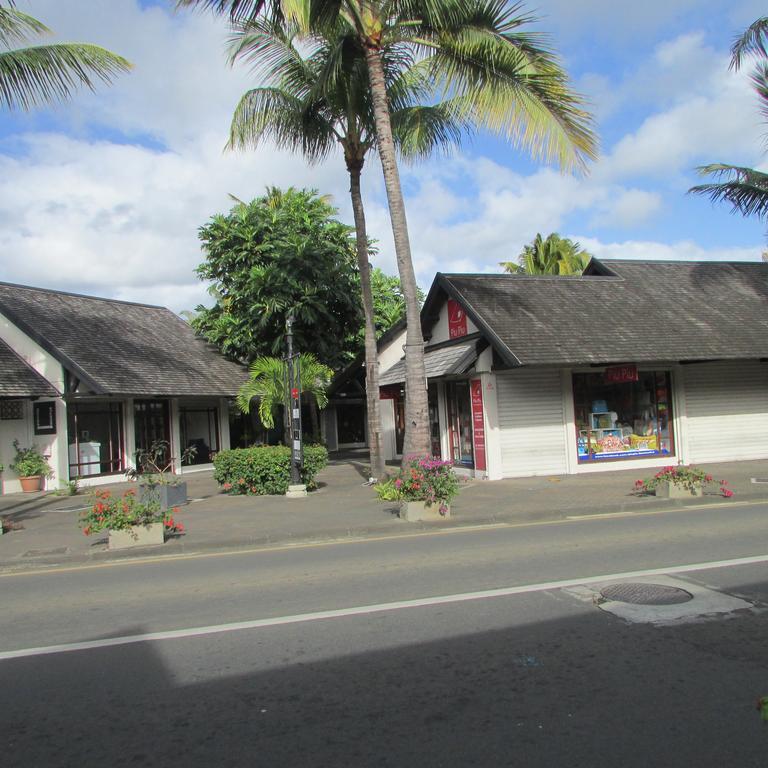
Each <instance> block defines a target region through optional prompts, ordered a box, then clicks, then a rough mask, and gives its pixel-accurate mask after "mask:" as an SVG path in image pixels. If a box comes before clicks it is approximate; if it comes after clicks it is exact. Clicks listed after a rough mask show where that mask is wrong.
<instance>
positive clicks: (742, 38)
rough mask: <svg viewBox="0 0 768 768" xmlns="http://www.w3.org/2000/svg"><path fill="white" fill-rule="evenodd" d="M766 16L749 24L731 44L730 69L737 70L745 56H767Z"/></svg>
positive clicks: (767, 19)
mask: <svg viewBox="0 0 768 768" xmlns="http://www.w3.org/2000/svg"><path fill="white" fill-rule="evenodd" d="M767 44H768V17H765V16H763V17H762V18H759V19H758V20H757V21H755V22H753V23H752V24H750V25H749V26H748V27H747V29H746V30H745V31H744V32H743V33H742V34H740V35H739V36H738V37H737V38H736V39H735V40H734V41H733V45H732V46H731V64H730V69H733V70H735V71H738V69H739V68H740V67H741V65H742V63H743V61H744V59H745V58H746V57H747V56H758V57H760V58H766V57H768V47H767Z"/></svg>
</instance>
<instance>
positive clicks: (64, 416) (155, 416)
mask: <svg viewBox="0 0 768 768" xmlns="http://www.w3.org/2000/svg"><path fill="white" fill-rule="evenodd" d="M0 366H2V367H0V464H2V465H3V466H4V471H3V473H2V481H3V488H4V492H5V493H13V492H16V491H19V490H20V485H19V482H18V478H17V477H16V476H15V474H14V473H13V472H12V471H11V470H10V466H9V465H10V463H11V461H12V460H13V458H14V454H15V451H14V448H13V442H14V440H18V442H19V444H20V445H21V446H22V447H28V446H30V445H35V446H36V447H38V448H39V449H40V450H41V451H42V452H43V453H44V454H45V455H46V456H47V457H48V460H49V463H50V464H51V466H52V468H53V470H54V476H53V477H52V478H50V479H49V480H48V481H47V483H46V487H47V488H48V489H55V488H58V487H60V485H61V484H62V483H63V482H65V481H67V480H71V479H75V478H77V479H78V480H79V481H81V482H82V483H83V484H84V485H95V484H98V483H104V482H114V481H115V479H116V477H115V476H116V475H122V474H123V473H124V472H125V470H126V469H127V468H129V467H130V466H132V463H133V459H134V456H135V452H136V451H137V450H138V449H145V448H148V447H149V446H150V445H151V444H152V443H153V442H154V441H156V440H165V441H166V442H167V443H168V444H169V446H170V449H169V455H168V456H167V457H166V461H167V463H168V465H170V466H171V467H172V469H173V470H174V471H176V472H182V471H184V472H186V471H194V470H199V469H206V468H210V467H211V466H212V464H211V462H212V460H213V456H214V455H215V454H216V452H217V451H219V450H223V449H225V448H228V447H229V400H230V399H231V398H232V397H234V396H235V395H236V393H237V390H238V388H239V387H240V385H241V384H242V383H243V382H244V381H246V379H247V371H246V369H245V368H244V367H243V366H240V365H238V364H236V363H233V362H230V361H228V360H226V359H225V358H223V357H222V356H221V355H219V354H218V353H217V352H216V351H215V350H214V349H213V348H212V347H210V346H209V345H208V344H206V343H205V342H204V341H202V340H201V339H199V338H197V337H196V336H195V334H194V332H193V330H192V329H191V327H190V326H189V325H188V324H187V323H185V322H184V321H183V320H182V319H181V318H179V317H178V316H177V315H175V314H174V313H173V312H171V311H170V310H168V309H165V308H164V307H157V306H151V305H146V304H135V303H129V302H122V301H114V300H110V299H101V298H95V297H91V296H80V295H77V294H71V293H63V292H59V291H50V290H45V289H40V288H31V287H28V286H20V285H11V284H8V283H0ZM189 447H193V448H194V449H195V451H194V456H193V457H192V458H191V460H190V461H189V462H188V463H187V464H186V465H185V466H184V467H182V466H181V462H180V457H181V455H182V453H183V452H184V451H185V449H186V448H189Z"/></svg>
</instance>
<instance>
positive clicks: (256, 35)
mask: <svg viewBox="0 0 768 768" xmlns="http://www.w3.org/2000/svg"><path fill="white" fill-rule="evenodd" d="M297 31H298V30H297V28H296V26H295V25H294V24H290V23H283V24H278V23H276V22H275V21H274V20H269V19H257V20H256V21H255V22H252V23H246V24H237V25H235V33H234V36H233V38H232V43H231V47H230V60H231V62H233V63H234V62H235V61H237V60H240V59H243V60H246V61H252V62H253V64H254V69H255V71H256V74H257V77H258V78H259V79H260V80H261V81H262V82H264V86H262V87H259V88H254V89H252V90H250V91H248V92H247V93H246V94H245V95H244V96H243V97H242V99H241V100H240V102H239V104H238V105H237V108H236V109H235V114H234V117H233V118H232V125H231V128H230V139H229V144H228V147H229V148H238V149H241V148H245V147H255V146H257V145H258V144H259V143H260V142H261V141H262V140H264V139H270V138H271V139H272V140H273V142H274V143H275V145H277V146H279V147H285V148H288V149H290V150H292V151H294V152H296V151H298V152H301V153H302V154H303V155H304V157H305V158H306V159H307V160H308V161H309V162H310V163H316V162H319V161H321V160H323V159H325V158H326V157H327V155H328V154H329V153H330V152H331V150H332V149H333V147H334V146H336V145H337V144H338V145H340V146H341V148H342V151H343V153H344V161H345V164H346V168H347V173H348V174H349V179H350V195H351V198H352V210H353V214H354V219H355V232H356V244H357V262H358V269H359V272H360V287H361V292H362V302H363V311H364V317H365V323H364V334H365V366H366V402H367V415H368V435H369V445H370V462H371V467H370V473H371V477H372V478H376V479H378V478H380V477H381V476H382V475H383V474H384V455H383V453H382V450H381V439H380V436H381V408H380V401H379V384H378V382H379V374H378V353H377V349H376V323H375V318H374V302H373V293H372V287H371V274H370V263H369V255H370V248H369V242H368V235H367V230H366V224H365V210H364V207H363V198H362V194H361V191H360V176H361V172H362V169H363V166H364V164H365V159H366V156H367V154H368V152H369V150H371V149H373V148H374V147H375V144H376V131H375V127H374V121H373V109H372V104H371V100H370V90H369V89H368V87H367V84H368V73H367V71H366V61H365V55H364V53H363V51H362V49H361V48H360V46H359V44H358V41H357V38H356V37H355V36H354V35H352V34H350V30H349V28H348V27H346V25H344V24H343V22H342V23H340V24H339V25H337V28H336V29H335V30H333V31H329V32H328V33H327V34H326V35H325V36H323V37H320V36H314V37H313V38H312V39H311V40H306V39H305V40H303V42H302V46H301V48H299V47H297V45H296V32H297ZM308 46H309V48H308ZM385 66H386V68H387V85H388V90H389V99H390V103H391V104H392V126H393V133H394V138H395V142H396V144H397V146H398V148H399V149H400V151H401V152H403V153H404V154H405V155H407V156H408V157H411V158H413V157H416V156H423V155H426V154H428V153H429V152H430V151H431V149H432V148H433V147H434V146H435V145H436V144H439V143H446V142H449V141H454V142H456V143H458V141H459V138H460V136H461V130H462V127H463V126H462V124H461V122H460V121H459V120H457V118H456V116H455V115H454V111H455V110H454V111H452V109H453V105H452V103H451V102H450V101H449V102H445V103H441V104H436V105H429V106H422V105H419V104H417V103H414V102H416V101H417V100H418V98H419V97H420V96H424V97H426V96H427V94H428V88H427V84H426V83H425V82H424V80H423V72H424V70H423V68H422V69H421V70H419V69H417V68H412V69H410V70H406V71H403V69H404V67H403V62H402V61H400V60H399V59H398V57H397V56H396V55H394V56H386V57H385Z"/></svg>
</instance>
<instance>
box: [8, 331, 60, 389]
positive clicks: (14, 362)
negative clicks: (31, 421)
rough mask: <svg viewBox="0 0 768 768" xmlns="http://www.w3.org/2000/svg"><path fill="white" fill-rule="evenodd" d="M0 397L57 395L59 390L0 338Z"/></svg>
mask: <svg viewBox="0 0 768 768" xmlns="http://www.w3.org/2000/svg"><path fill="white" fill-rule="evenodd" d="M0 371H2V374H1V375H0V397H58V396H59V394H60V393H59V392H58V391H57V390H56V388H55V387H54V386H53V385H52V384H51V383H50V382H49V381H48V380H47V379H46V378H44V377H43V376H41V375H40V374H39V373H38V372H37V371H36V370H35V369H34V368H32V366H31V365H29V363H27V362H25V361H24V360H22V359H21V358H20V357H19V356H18V355H17V354H16V353H15V352H14V351H13V350H12V349H11V348H10V347H9V346H8V345H7V344H6V343H5V342H4V341H2V340H0Z"/></svg>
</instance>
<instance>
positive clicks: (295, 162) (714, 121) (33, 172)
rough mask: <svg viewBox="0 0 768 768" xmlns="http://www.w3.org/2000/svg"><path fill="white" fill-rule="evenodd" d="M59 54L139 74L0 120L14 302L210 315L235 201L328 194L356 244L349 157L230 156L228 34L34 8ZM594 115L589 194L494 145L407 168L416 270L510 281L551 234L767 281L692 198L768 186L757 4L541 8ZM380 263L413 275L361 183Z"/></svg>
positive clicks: (127, 9)
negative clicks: (520, 258) (207, 254)
mask: <svg viewBox="0 0 768 768" xmlns="http://www.w3.org/2000/svg"><path fill="white" fill-rule="evenodd" d="M17 7H18V8H19V9H21V10H24V11H26V12H29V13H31V14H32V15H33V16H35V17H36V18H38V19H40V20H41V21H43V22H44V23H45V24H46V25H47V26H49V27H50V28H51V29H52V30H53V31H54V35H53V36H52V38H51V39H53V40H57V39H60V40H67V41H86V42H92V43H98V44H100V45H103V46H105V47H107V48H109V49H110V50H112V51H114V52H116V53H120V54H121V55H123V56H125V57H126V58H128V59H129V60H130V61H131V62H132V63H133V65H134V69H133V71H132V72H131V73H130V74H127V75H121V76H119V77H118V78H117V79H116V80H115V82H114V84H113V85H112V86H110V87H106V86H100V87H99V88H98V89H97V91H96V93H90V92H88V91H85V92H83V91H80V92H78V93H77V94H76V95H75V97H74V98H73V99H72V100H71V101H70V102H68V103H66V104H62V105H58V106H56V107H55V108H51V109H38V110H36V111H34V112H32V113H8V112H5V113H2V114H0V267H1V268H0V280H3V281H6V282H14V283H22V284H25V285H34V286H40V287H46V288H54V289H59V290H66V291H74V292H78V293H86V294H92V295H98V296H106V297H111V298H119V299H125V300H130V301H140V302H147V303H152V304H161V305H164V306H168V307H170V308H172V309H173V310H175V311H177V312H181V311H183V310H190V309H194V307H195V306H197V305H198V304H200V303H206V304H208V305H210V304H211V303H212V300H211V299H210V297H209V296H208V294H207V291H206V289H207V286H206V285H205V284H204V283H202V282H200V281H199V280H198V278H197V276H196V275H195V271H194V270H195V267H196V266H197V265H198V264H199V263H200V262H201V261H202V260H203V254H202V252H201V250H200V243H199V240H198V236H197V233H198V229H199V227H201V226H202V225H204V224H205V223H206V222H207V221H208V220H209V219H210V217H211V216H213V215H214V214H217V213H225V212H227V211H228V210H229V208H230V207H231V205H232V200H231V197H230V195H234V196H235V197H237V198H239V199H242V200H250V199H252V198H255V197H258V196H259V195H261V194H263V193H264V191H265V189H266V188H267V187H269V186H278V187H288V186H295V187H307V188H314V189H317V190H318V191H319V192H320V193H322V194H329V195H331V197H332V201H333V204H334V205H335V206H336V207H337V208H338V211H339V213H338V216H339V218H340V219H341V220H343V221H345V222H348V223H350V224H351V223H352V215H351V206H350V203H349V191H348V190H349V182H348V177H347V174H346V171H345V169H344V164H343V160H342V158H341V156H340V155H339V154H336V155H333V156H331V157H330V158H328V160H327V161H326V162H325V163H324V164H322V165H319V166H308V165H307V164H306V163H305V162H304V160H303V159H302V158H301V157H300V156H292V155H290V154H288V153H285V152H280V151H277V150H275V149H274V148H273V147H270V146H268V145H265V146H263V147H261V148H259V149H258V150H252V151H248V152H238V153H231V152H225V151H224V145H225V143H226V139H227V136H228V130H229V123H230V119H231V116H232V112H233V110H234V107H235V105H236V104H237V102H238V100H239V98H240V96H241V95H242V94H243V93H244V92H245V91H246V90H247V89H248V88H251V87H254V86H255V85H257V84H258V83H257V82H256V81H255V80H254V79H253V76H252V74H251V73H250V72H249V71H248V70H247V69H246V68H244V67H242V66H237V67H235V68H231V67H229V66H228V65H227V63H226V56H225V50H226V39H227V28H226V24H225V23H224V21H223V20H221V19H216V18H214V17H213V16H211V15H210V14H207V13H200V12H191V11H188V10H187V11H178V12H177V11H174V9H173V2H172V0H18V2H17ZM525 9H526V10H527V11H530V12H532V13H533V14H534V15H535V16H536V17H538V19H537V21H536V22H535V23H533V24H532V25H531V30H536V31H539V32H544V33H547V34H548V35H550V38H551V43H552V45H553V46H554V47H555V48H556V50H557V51H558V52H559V53H560V56H561V58H562V61H563V64H564V67H565V69H566V70H567V72H568V73H569V76H570V77H571V80H572V84H573V87H574V88H575V89H576V90H577V91H579V92H580V93H582V94H584V96H585V97H586V99H587V100H588V103H589V108H590V109H591V111H592V113H593V114H594V117H595V128H596V131H597V133H598V135H599V137H600V158H599V160H598V161H597V162H595V163H591V164H590V167H589V169H588V173H587V174H585V175H580V176H573V175H564V174H561V173H560V172H559V171H558V170H557V169H556V168H551V167H547V166H544V165H541V164H539V163H537V162H534V161H532V160H531V159H530V158H529V157H527V156H526V155H525V153H524V152H523V151H521V150H519V149H516V148H514V147H512V146H510V145H508V144H507V143H506V142H504V141H502V140H500V139H496V138H493V137H489V136H485V135H479V136H476V137H474V138H473V139H472V140H469V141H468V142H467V143H466V144H464V145H463V147H462V149H461V150H460V151H458V152H454V153H453V155H452V156H450V157H444V156H439V157H434V158H431V159H429V160H426V161H422V162H420V163H418V164H414V165H410V166H403V167H402V168H401V176H402V182H403V188H404V192H405V195H406V210H407V215H408V222H409V229H410V234H411V244H412V252H413V260H414V266H415V268H416V273H417V279H418V282H419V284H420V285H421V287H422V288H424V289H428V288H429V285H430V284H431V282H432V279H433V277H434V274H435V272H436V271H441V272H495V271H498V270H499V267H498V263H499V262H500V261H509V260H514V259H516V257H517V255H518V254H519V252H520V250H521V249H522V247H523V245H524V244H525V243H527V242H530V241H531V240H532V239H533V238H534V236H535V235H536V233H537V232H541V233H542V234H543V235H547V234H548V233H550V232H553V231H557V232H559V233H560V234H561V235H564V236H567V237H570V238H573V239H575V240H577V241H578V242H579V243H580V244H581V245H582V246H583V247H584V248H586V249H587V250H588V251H589V252H590V253H592V254H593V255H595V256H597V257H598V258H600V257H603V258H631V259H657V258H662V259H686V260H687V259H703V260H750V261H754V260H759V259H760V257H761V253H762V251H763V250H764V248H765V246H766V244H765V234H766V233H765V227H764V226H763V225H762V224H761V223H760V222H759V221H757V220H750V219H744V218H742V217H740V216H734V215H732V214H731V213H730V212H729V207H728V206H726V205H723V204H720V205H713V204H712V203H711V202H710V201H709V200H708V199H705V198H702V197H697V196H692V195H688V194H686V191H687V190H688V188H689V187H690V186H692V185H693V184H695V183H697V182H698V177H697V174H696V171H695V168H696V166H698V165H702V164H704V163H710V162H727V163H731V164H736V165H749V166H751V167H756V168H761V169H765V168H766V163H765V157H764V151H763V150H764V147H765V141H764V134H765V133H766V127H765V126H764V125H763V124H761V116H760V114H759V111H758V107H757V100H756V97H755V95H754V92H753V91H752V90H751V88H750V83H749V67H747V68H745V69H744V70H742V71H740V72H739V73H734V72H731V71H729V69H728V61H729V47H730V45H731V42H732V40H733V38H734V37H735V35H737V34H738V33H739V32H741V31H742V30H743V29H744V28H745V27H746V26H748V24H749V23H750V22H752V21H754V20H755V19H756V18H758V17H759V16H761V15H763V14H764V13H765V12H766V8H765V7H764V4H763V3H758V2H756V0H645V2H643V3H634V2H633V3H630V2H616V0H579V1H578V2H573V0H538V2H532V3H526V5H525ZM363 191H364V199H365V204H366V216H367V221H368V228H369V234H370V236H371V237H373V238H375V239H376V240H377V241H378V243H379V245H378V253H377V255H376V256H375V257H373V259H372V262H373V263H374V264H375V265H376V266H379V267H381V268H382V269H383V270H384V271H385V272H387V273H389V274H396V272H397V268H396V262H395V258H394V249H393V246H392V238H391V230H390V224H389V218H388V214H387V207H386V197H385V194H384V188H383V182H382V177H381V168H380V164H379V161H378V158H377V157H375V156H374V157H371V158H369V160H368V163H367V164H366V168H365V170H364V173H363Z"/></svg>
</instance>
